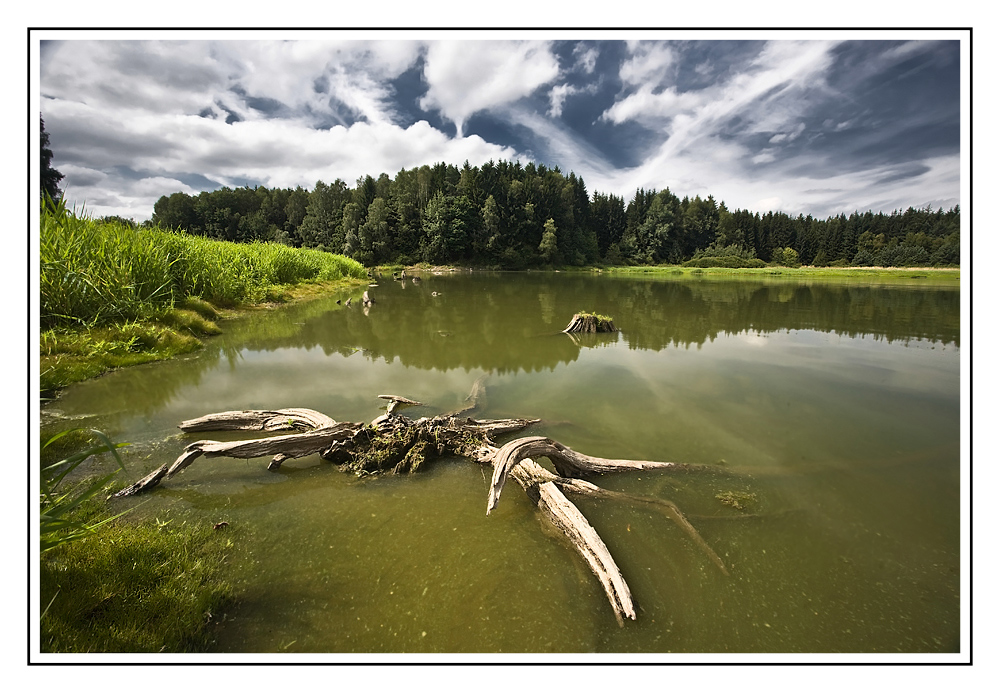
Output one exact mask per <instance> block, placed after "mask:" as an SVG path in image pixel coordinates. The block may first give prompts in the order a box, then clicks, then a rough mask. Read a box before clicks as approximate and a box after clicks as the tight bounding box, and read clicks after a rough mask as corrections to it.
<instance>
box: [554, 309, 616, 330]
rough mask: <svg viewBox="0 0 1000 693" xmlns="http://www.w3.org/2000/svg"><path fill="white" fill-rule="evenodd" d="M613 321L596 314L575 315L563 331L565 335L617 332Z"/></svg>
mask: <svg viewBox="0 0 1000 693" xmlns="http://www.w3.org/2000/svg"><path fill="white" fill-rule="evenodd" d="M617 331H618V328H617V327H615V323H614V321H612V319H611V318H609V317H608V316H606V315H597V314H596V313H577V314H576V315H574V316H573V319H572V320H570V321H569V325H567V326H566V329H565V330H563V332H565V333H566V334H571V333H573V332H617Z"/></svg>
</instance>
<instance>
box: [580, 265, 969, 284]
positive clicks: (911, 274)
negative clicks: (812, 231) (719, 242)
mask: <svg viewBox="0 0 1000 693" xmlns="http://www.w3.org/2000/svg"><path fill="white" fill-rule="evenodd" d="M592 271H599V272H603V273H607V274H652V275H667V276H674V277H679V278H684V277H687V278H699V277H712V278H717V277H724V278H725V277H732V278H740V279H744V278H748V277H753V278H761V279H769V278H786V279H820V280H825V279H833V280H864V281H868V282H879V283H895V282H903V283H911V282H912V280H916V281H919V280H926V281H929V282H931V283H934V284H951V285H955V286H957V285H958V283H959V281H960V280H961V269H960V268H957V267H808V266H806V267H782V266H769V267H746V268H736V269H734V268H727V267H705V268H702V267H680V266H661V267H645V266H638V267H602V268H595V269H594V270H592Z"/></svg>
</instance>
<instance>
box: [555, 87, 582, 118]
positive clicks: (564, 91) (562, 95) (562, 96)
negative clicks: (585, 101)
mask: <svg viewBox="0 0 1000 693" xmlns="http://www.w3.org/2000/svg"><path fill="white" fill-rule="evenodd" d="M576 92H577V88H576V87H574V86H572V85H569V84H560V85H558V86H555V87H552V89H551V91H549V116H551V117H553V118H558V117H559V116H561V115H562V108H563V102H564V101H565V100H566V97H567V96H569V95H570V94H575V93H576Z"/></svg>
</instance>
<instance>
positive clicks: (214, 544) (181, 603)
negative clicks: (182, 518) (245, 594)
mask: <svg viewBox="0 0 1000 693" xmlns="http://www.w3.org/2000/svg"><path fill="white" fill-rule="evenodd" d="M91 512H95V511H94V510H91ZM239 536H240V533H239V532H238V531H234V530H233V528H232V527H224V528H221V529H219V530H214V529H213V525H212V524H210V523H208V522H205V523H199V524H198V525H197V526H193V525H190V524H188V523H186V522H181V523H176V522H172V521H169V520H165V521H163V522H160V521H154V520H150V521H146V522H129V521H127V520H125V519H117V520H114V521H113V522H112V523H110V524H108V525H105V526H103V527H101V528H100V529H99V530H98V531H97V533H95V534H94V535H93V536H90V537H87V538H85V539H81V540H79V541H76V542H73V543H70V544H65V545H62V546H58V547H56V548H54V549H52V550H51V551H47V552H45V553H44V554H43V555H42V557H41V570H40V613H42V614H43V615H42V617H41V622H40V632H41V651H42V652H201V651H205V650H206V649H208V648H209V647H210V646H211V643H212V639H213V625H214V624H215V623H216V622H218V621H219V620H220V619H221V617H222V610H223V609H224V608H225V607H226V606H227V605H228V604H231V603H232V602H233V600H234V598H235V595H236V590H235V588H234V586H233V585H232V583H231V582H230V581H229V579H228V577H227V575H228V572H227V565H228V560H229V557H230V554H231V553H232V552H233V550H234V548H235V542H236V541H238V540H239Z"/></svg>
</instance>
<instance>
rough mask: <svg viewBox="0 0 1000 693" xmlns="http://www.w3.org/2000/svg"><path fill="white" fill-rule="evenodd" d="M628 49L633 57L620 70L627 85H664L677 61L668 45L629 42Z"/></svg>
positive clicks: (620, 74)
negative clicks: (651, 83)
mask: <svg viewBox="0 0 1000 693" xmlns="http://www.w3.org/2000/svg"><path fill="white" fill-rule="evenodd" d="M628 47H629V51H630V52H631V54H632V57H631V58H629V59H628V60H626V61H625V62H624V63H622V65H621V68H620V69H619V70H618V76H619V77H620V78H621V80H622V81H623V82H624V83H625V84H629V85H643V84H649V83H650V82H653V83H656V84H659V83H662V82H663V81H664V80H665V79H666V77H667V73H668V72H669V70H670V68H671V67H672V66H673V64H674V62H675V60H676V55H675V53H674V50H673V49H672V48H671V47H670V45H669V44H667V43H662V42H638V41H629V42H628Z"/></svg>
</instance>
